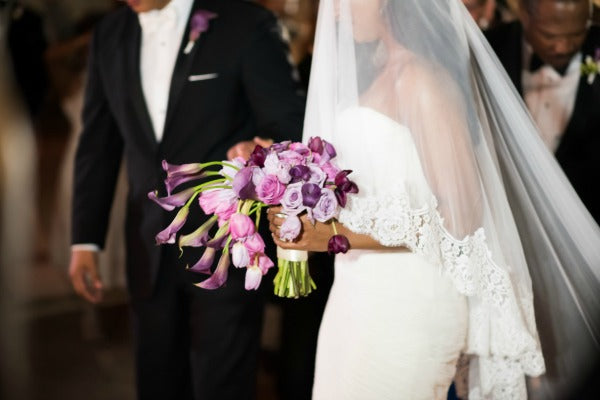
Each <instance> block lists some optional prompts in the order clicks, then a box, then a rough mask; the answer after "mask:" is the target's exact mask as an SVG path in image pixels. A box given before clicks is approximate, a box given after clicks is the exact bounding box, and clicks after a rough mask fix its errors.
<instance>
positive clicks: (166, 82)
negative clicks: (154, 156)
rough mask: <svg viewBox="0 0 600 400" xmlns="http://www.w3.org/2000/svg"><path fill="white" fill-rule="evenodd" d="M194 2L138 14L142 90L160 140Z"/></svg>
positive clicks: (183, 0)
mask: <svg viewBox="0 0 600 400" xmlns="http://www.w3.org/2000/svg"><path fill="white" fill-rule="evenodd" d="M192 4H193V0H171V1H170V2H169V3H168V4H167V5H166V6H165V7H163V8H162V9H161V10H152V11H148V12H144V13H139V14H138V18H139V21H140V25H141V27H142V43H141V50H140V76H141V79H142V90H143V92H144V98H145V100H146V107H147V109H148V113H149V114H150V119H151V120H152V127H153V128H154V135H155V136H156V140H157V141H158V142H160V141H161V140H162V137H163V130H164V127H165V118H166V116H167V106H168V104H169V90H170V88H171V78H172V76H173V69H174V68H175V61H176V60H177V55H178V53H179V47H180V45H181V42H182V40H183V33H184V32H185V28H186V24H187V21H188V19H189V16H190V11H191V9H192Z"/></svg>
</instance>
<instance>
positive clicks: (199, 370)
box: [132, 246, 263, 400]
mask: <svg viewBox="0 0 600 400" xmlns="http://www.w3.org/2000/svg"><path fill="white" fill-rule="evenodd" d="M177 256H178V254H177V249H176V246H170V247H168V248H166V249H165V251H163V257H162V258H163V259H162V262H161V267H160V268H161V269H160V271H159V274H158V278H157V282H156V286H155V289H154V293H153V295H152V297H150V298H148V299H141V300H140V299H134V300H132V310H133V330H134V339H135V352H136V354H135V355H136V369H137V371H136V372H137V388H138V398H139V399H141V400H149V399H161V400H162V399H177V400H179V399H183V400H185V399H196V400H211V399H215V400H217V399H218V400H227V399H232V400H233V399H235V400H243V399H254V398H255V397H256V372H257V365H258V350H259V345H260V343H259V342H260V329H261V324H262V311H263V296H262V294H261V293H260V292H255V291H251V292H247V291H246V290H245V289H244V273H245V270H243V269H242V270H238V269H236V268H233V267H230V269H229V278H228V280H227V283H226V286H225V287H222V288H220V289H217V290H213V291H210V290H205V289H200V288H198V287H196V286H194V285H193V284H192V282H197V281H199V280H201V279H204V276H203V275H196V274H193V273H191V272H189V271H186V270H185V262H183V261H182V260H181V259H178V257H177Z"/></svg>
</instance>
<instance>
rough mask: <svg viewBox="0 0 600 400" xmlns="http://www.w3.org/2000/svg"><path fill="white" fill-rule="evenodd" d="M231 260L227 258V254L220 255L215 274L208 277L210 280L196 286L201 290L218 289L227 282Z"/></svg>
mask: <svg viewBox="0 0 600 400" xmlns="http://www.w3.org/2000/svg"><path fill="white" fill-rule="evenodd" d="M230 263H231V260H230V258H229V253H226V252H223V253H222V254H221V258H220V259H219V263H218V264H217V268H216V269H215V272H213V274H212V275H211V276H210V278H208V279H206V280H204V281H202V282H200V283H197V284H196V286H198V287H200V288H203V289H211V290H212V289H218V288H220V287H221V286H223V284H224V283H225V281H226V280H227V275H228V269H229V264H230Z"/></svg>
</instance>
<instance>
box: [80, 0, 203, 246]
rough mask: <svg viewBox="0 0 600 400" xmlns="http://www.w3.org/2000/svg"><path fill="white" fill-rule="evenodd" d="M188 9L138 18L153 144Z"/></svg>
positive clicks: (182, 4)
mask: <svg viewBox="0 0 600 400" xmlns="http://www.w3.org/2000/svg"><path fill="white" fill-rule="evenodd" d="M192 5H193V0H171V1H170V2H169V3H168V4H167V5H166V6H165V7H163V8H162V9H161V10H152V11H148V12H144V13H139V14H138V18H139V21H140V26H141V27H142V43H141V52H140V74H141V78H142V90H143V92H144V98H145V100H146V107H147V108H148V113H149V114H150V119H151V120H152V127H153V128H154V134H155V136H156V141H157V142H160V141H161V139H162V136H163V130H164V125H165V117H166V116H167V105H168V103H169V90H170V88H171V78H172V76H173V69H174V68H175V61H176V60H177V53H178V52H179V47H180V45H181V42H182V40H183V33H184V32H185V28H186V24H187V21H188V19H189V16H190V12H191V9H192ZM71 249H72V250H87V251H99V250H100V248H99V246H98V245H97V244H92V243H81V244H74V245H73V246H71Z"/></svg>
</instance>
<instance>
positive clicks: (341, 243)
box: [327, 235, 350, 254]
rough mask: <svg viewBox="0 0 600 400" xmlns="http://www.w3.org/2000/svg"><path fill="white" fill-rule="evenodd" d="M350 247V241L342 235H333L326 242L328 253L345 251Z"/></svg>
mask: <svg viewBox="0 0 600 400" xmlns="http://www.w3.org/2000/svg"><path fill="white" fill-rule="evenodd" d="M349 249H350V242H349V241H348V238H346V236H344V235H334V236H332V237H331V238H330V239H329V242H328V243H327V252H328V253H329V254H338V253H346V252H347V251H348V250H349Z"/></svg>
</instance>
